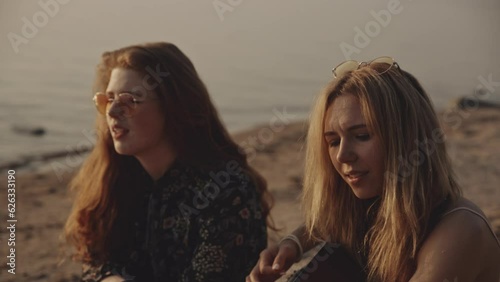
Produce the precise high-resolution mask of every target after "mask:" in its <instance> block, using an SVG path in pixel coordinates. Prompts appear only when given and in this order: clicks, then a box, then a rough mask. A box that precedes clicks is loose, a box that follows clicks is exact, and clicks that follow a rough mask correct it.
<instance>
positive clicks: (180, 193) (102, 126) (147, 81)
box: [65, 42, 270, 282]
mask: <svg viewBox="0 0 500 282" xmlns="http://www.w3.org/2000/svg"><path fill="white" fill-rule="evenodd" d="M95 88H96V89H95V91H96V92H97V94H95V96H94V103H95V105H96V107H97V110H98V111H97V129H98V130H97V131H98V136H97V143H96V145H95V147H94V149H93V151H92V152H91V153H90V156H89V157H88V159H87V160H86V162H85V163H84V164H83V166H82V167H81V169H80V171H79V172H78V174H77V175H76V177H75V178H74V180H73V181H72V184H71V185H72V188H73V189H74V190H76V192H77V195H76V199H75V202H74V206H73V210H72V212H71V215H70V216H69V218H68V220H67V222H66V226H65V235H66V239H67V241H68V243H70V244H71V245H72V246H73V247H74V258H75V259H76V260H78V261H81V262H82V263H83V274H82V279H81V281H85V282H95V281H243V280H244V279H245V275H246V274H247V273H248V272H249V271H250V270H251V268H252V267H253V265H254V264H255V263H256V261H257V259H258V254H259V252H260V251H261V250H262V249H264V248H265V247H266V243H267V236H266V219H267V217H268V214H269V209H270V202H269V200H270V198H269V197H268V192H267V188H266V182H265V181H264V179H263V178H262V177H261V176H260V175H259V174H258V173H257V172H256V171H255V170H253V169H252V168H251V167H250V166H249V165H248V163H247V160H246V156H245V155H244V154H242V153H241V151H242V150H241V149H240V148H239V147H238V146H237V145H236V143H235V142H233V140H232V139H231V138H230V136H229V134H228V132H227V131H226V129H225V127H224V126H223V124H222V122H221V121H220V119H219V116H218V114H217V111H216V109H215V107H214V105H213V104H212V102H211V100H210V97H209V94H208V91H207V89H206V87H205V85H204V84H203V82H202V81H201V79H200V78H199V76H198V74H197V72H196V70H195V68H194V66H193V64H192V63H191V61H190V60H189V58H188V57H187V56H186V55H184V53H182V52H181V50H179V48H177V47H176V46H175V45H173V44H171V43H165V42H158V43H150V44H143V45H133V46H127V47H124V48H121V49H118V50H115V51H111V52H105V53H104V54H103V55H102V59H101V62H100V64H99V66H98V69H97V76H96V85H95Z"/></svg>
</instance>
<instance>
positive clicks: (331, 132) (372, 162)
mask: <svg viewBox="0 0 500 282" xmlns="http://www.w3.org/2000/svg"><path fill="white" fill-rule="evenodd" d="M324 137H325V140H326V143H327V144H328V152H329V155H330V160H331V162H332V164H333V166H334V167H335V169H336V170H337V172H338V173H339V174H340V175H341V177H342V178H343V179H344V181H345V182H346V183H347V184H348V185H349V186H350V187H351V189H352V191H353V192H354V194H355V195H356V197H358V198H360V199H369V198H373V197H375V196H378V195H380V194H381V193H382V183H383V179H384V158H383V153H382V146H381V144H380V139H379V137H378V136H375V135H374V134H373V133H372V132H370V130H369V128H368V127H367V125H366V122H365V120H364V118H363V115H362V112H361V107H360V104H359V101H358V99H357V98H356V97H355V96H354V95H351V94H343V95H340V96H339V97H337V98H335V100H334V101H333V103H332V104H331V105H330V106H329V107H328V109H327V112H326V117H325V129H324Z"/></svg>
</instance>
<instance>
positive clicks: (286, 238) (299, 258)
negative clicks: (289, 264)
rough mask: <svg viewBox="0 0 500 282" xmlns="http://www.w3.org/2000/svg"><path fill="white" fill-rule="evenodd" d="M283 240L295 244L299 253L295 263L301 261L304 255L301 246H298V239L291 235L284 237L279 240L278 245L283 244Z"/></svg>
mask: <svg viewBox="0 0 500 282" xmlns="http://www.w3.org/2000/svg"><path fill="white" fill-rule="evenodd" d="M285 240H292V241H293V242H295V244H296V245H297V250H298V251H299V254H298V256H297V259H296V262H298V261H300V260H301V259H302V255H303V254H304V250H303V249H302V244H300V240H299V238H298V237H297V236H295V235H293V234H289V235H286V236H285V237H284V238H283V239H281V241H280V243H279V245H281V243H283V241H285Z"/></svg>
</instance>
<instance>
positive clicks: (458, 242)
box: [412, 198, 500, 281]
mask: <svg viewBox="0 0 500 282" xmlns="http://www.w3.org/2000/svg"><path fill="white" fill-rule="evenodd" d="M457 208H459V209H457ZM464 208H465V209H464ZM444 214H445V216H443V217H442V218H441V220H440V221H439V223H438V224H437V226H436V227H435V228H434V230H433V231H432V232H431V233H430V234H429V236H428V237H427V239H426V240H425V241H424V242H423V244H422V247H421V249H420V250H419V252H418V255H417V272H416V273H415V277H418V279H412V281H446V280H448V281H455V279H458V280H459V281H476V279H477V278H478V277H495V275H498V272H499V270H497V269H496V268H498V265H500V247H499V246H498V243H497V241H496V237H495V236H494V235H493V234H492V232H491V231H490V228H489V226H488V224H487V223H486V222H485V220H484V219H483V218H481V216H483V217H484V213H483V212H482V211H481V209H480V208H479V207H477V206H476V205H475V204H474V203H472V202H471V201H469V200H467V199H465V198H461V199H460V200H459V201H458V202H457V203H456V204H455V205H453V206H451V207H449V208H448V210H447V211H445V213H444ZM480 215H481V216H480ZM496 279H497V280H490V278H488V279H487V280H481V281H498V276H496Z"/></svg>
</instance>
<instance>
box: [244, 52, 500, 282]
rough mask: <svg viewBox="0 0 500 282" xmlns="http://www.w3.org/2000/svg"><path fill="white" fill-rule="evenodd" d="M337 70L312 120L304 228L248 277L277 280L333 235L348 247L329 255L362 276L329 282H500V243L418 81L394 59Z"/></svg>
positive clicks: (271, 250)
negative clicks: (467, 192)
mask: <svg viewBox="0 0 500 282" xmlns="http://www.w3.org/2000/svg"><path fill="white" fill-rule="evenodd" d="M333 74H334V79H333V80H332V81H331V82H330V83H329V84H328V85H327V86H326V88H325V89H324V91H323V92H322V93H321V94H320V95H319V98H318V99H317V102H316V105H315V107H314V109H313V112H312V115H311V119H310V124H309V132H308V136H307V152H306V167H305V178H304V188H303V196H302V204H303V210H304V211H305V224H304V226H302V227H300V228H298V229H297V230H295V231H294V232H293V234H291V235H289V236H287V237H285V238H284V240H282V242H281V243H280V244H279V246H273V247H270V248H268V249H266V250H264V251H263V252H262V253H261V258H260V261H259V263H258V264H257V265H256V266H255V267H254V269H253V271H252V273H251V274H250V275H249V276H248V277H247V281H274V280H275V279H276V278H278V277H280V275H281V274H280V273H282V272H283V271H285V270H286V269H288V268H289V266H290V265H291V264H292V263H293V262H295V261H296V260H297V259H300V257H301V256H302V252H303V251H306V250H309V249H311V247H312V246H314V245H316V244H317V243H318V242H321V241H327V242H331V243H335V244H339V245H340V246H341V248H342V250H345V252H331V253H330V254H329V255H328V256H329V257H335V256H344V257H343V258H340V259H339V258H338V257H337V258H335V260H336V261H337V262H338V261H343V262H344V264H346V263H349V262H352V264H355V265H356V267H353V268H352V269H353V271H357V272H358V273H350V274H349V273H346V272H345V271H344V272H343V270H345V269H347V268H348V267H347V266H345V265H344V266H342V268H344V269H340V270H339V271H337V272H336V273H341V274H339V277H338V280H334V279H332V277H330V278H329V279H324V280H321V281H376V282H397V281H404V282H407V281H411V282H444V281H460V282H473V281H475V282H498V281H499V276H500V242H499V241H498V239H497V237H496V236H495V233H494V232H493V230H492V228H491V226H490V224H489V223H488V221H487V219H486V217H485V215H484V214H483V212H482V211H481V210H480V209H479V208H478V207H477V206H476V205H474V203H472V202H470V201H469V200H467V199H465V198H464V197H462V195H461V190H460V187H459V185H458V184H457V182H456V180H455V176H454V174H453V171H452V166H451V163H450V161H449V158H448V155H447V152H446V146H445V138H444V135H443V132H442V130H441V127H440V125H439V122H438V119H437V116H436V113H435V111H434V109H433V106H432V104H431V101H430V99H429V97H428V95H427V94H426V92H425V91H424V89H423V88H422V86H421V85H420V83H419V82H418V81H417V80H416V79H415V78H414V77H413V76H412V75H411V74H409V73H408V72H406V71H404V70H402V69H401V68H400V67H399V66H398V64H397V63H396V62H395V61H394V60H393V59H392V58H390V57H381V58H378V59H375V60H373V61H371V62H367V63H365V62H363V63H358V62H356V61H347V62H344V63H342V64H340V65H339V66H337V67H336V68H335V69H334V70H333ZM344 254H345V255H344ZM323 258H324V257H323ZM323 261H324V259H323ZM329 267H330V268H332V269H335V268H338V264H337V265H335V264H331V265H329ZM334 272H335V271H334ZM360 274H361V275H360ZM342 275H343V276H342ZM347 277H358V278H356V279H355V280H353V278H347ZM359 277H362V278H359ZM300 281H306V280H300Z"/></svg>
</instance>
